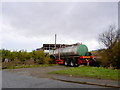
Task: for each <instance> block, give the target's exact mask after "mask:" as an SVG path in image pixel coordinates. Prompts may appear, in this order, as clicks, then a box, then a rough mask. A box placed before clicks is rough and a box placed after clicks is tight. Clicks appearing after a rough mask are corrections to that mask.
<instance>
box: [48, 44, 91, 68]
mask: <svg viewBox="0 0 120 90" xmlns="http://www.w3.org/2000/svg"><path fill="white" fill-rule="evenodd" d="M49 56H50V58H53V59H55V61H56V63H57V64H64V65H65V66H75V67H77V66H79V65H80V64H84V65H87V64H90V65H91V64H92V62H93V56H92V54H91V53H90V52H88V48H87V46H86V45H84V44H78V45H75V46H68V47H61V48H58V49H55V50H50V52H49Z"/></svg>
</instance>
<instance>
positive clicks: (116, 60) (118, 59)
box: [91, 25, 120, 69]
mask: <svg viewBox="0 0 120 90" xmlns="http://www.w3.org/2000/svg"><path fill="white" fill-rule="evenodd" d="M98 39H99V42H101V43H102V44H104V46H105V47H106V49H100V50H96V51H92V52H91V53H92V54H93V56H94V57H96V59H97V60H98V61H100V62H101V64H100V66H101V67H107V68H117V69H120V29H117V28H116V27H115V26H114V25H110V26H109V28H108V30H106V31H105V32H103V33H101V34H100V35H99V37H98Z"/></svg>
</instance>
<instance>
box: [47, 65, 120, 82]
mask: <svg viewBox="0 0 120 90" xmlns="http://www.w3.org/2000/svg"><path fill="white" fill-rule="evenodd" d="M49 74H61V75H72V76H76V77H90V78H97V79H111V80H118V75H119V77H120V74H118V70H110V69H106V68H101V67H89V66H88V67H87V66H80V67H70V68H67V69H64V70H59V71H52V72H50V73H49Z"/></svg>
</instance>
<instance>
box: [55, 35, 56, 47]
mask: <svg viewBox="0 0 120 90" xmlns="http://www.w3.org/2000/svg"><path fill="white" fill-rule="evenodd" d="M55 49H56V34H55Z"/></svg>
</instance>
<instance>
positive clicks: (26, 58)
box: [1, 49, 53, 69]
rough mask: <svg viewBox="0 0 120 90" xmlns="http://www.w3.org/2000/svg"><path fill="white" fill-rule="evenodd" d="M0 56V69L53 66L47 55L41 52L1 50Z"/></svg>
mask: <svg viewBox="0 0 120 90" xmlns="http://www.w3.org/2000/svg"><path fill="white" fill-rule="evenodd" d="M1 56H2V59H1V62H2V69H14V68H28V67H36V66H48V65H51V64H53V61H52V60H51V59H50V58H49V55H48V54H45V53H44V51H41V50H37V51H35V50H34V51H32V52H26V51H21V50H20V51H18V52H17V51H9V50H4V49H3V50H1Z"/></svg>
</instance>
